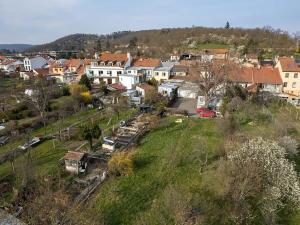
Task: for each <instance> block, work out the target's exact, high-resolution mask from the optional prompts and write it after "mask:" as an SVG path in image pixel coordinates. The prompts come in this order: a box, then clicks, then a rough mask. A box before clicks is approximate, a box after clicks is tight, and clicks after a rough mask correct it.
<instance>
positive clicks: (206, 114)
mask: <svg viewBox="0 0 300 225" xmlns="http://www.w3.org/2000/svg"><path fill="white" fill-rule="evenodd" d="M197 112H198V113H199V116H200V117H202V118H214V117H216V116H217V115H216V112H215V111H214V110H211V109H207V108H201V110H198V109H197Z"/></svg>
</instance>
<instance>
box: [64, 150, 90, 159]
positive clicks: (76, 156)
mask: <svg viewBox="0 0 300 225" xmlns="http://www.w3.org/2000/svg"><path fill="white" fill-rule="evenodd" d="M84 155H85V153H83V152H73V151H69V152H67V154H65V156H64V159H66V160H75V161H80V160H81V159H82V158H83V157H84Z"/></svg>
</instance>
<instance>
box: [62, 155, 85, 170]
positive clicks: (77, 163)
mask: <svg viewBox="0 0 300 225" xmlns="http://www.w3.org/2000/svg"><path fill="white" fill-rule="evenodd" d="M64 160H65V167H66V170H67V171H69V172H71V173H75V174H79V173H84V172H85V170H86V168H87V164H88V160H87V154H86V153H83V152H74V151H69V152H68V153H67V154H66V155H65V156H64Z"/></svg>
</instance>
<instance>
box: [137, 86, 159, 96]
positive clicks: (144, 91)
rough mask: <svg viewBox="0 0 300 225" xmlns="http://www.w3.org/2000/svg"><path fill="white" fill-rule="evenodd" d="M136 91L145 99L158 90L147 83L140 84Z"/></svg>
mask: <svg viewBox="0 0 300 225" xmlns="http://www.w3.org/2000/svg"><path fill="white" fill-rule="evenodd" d="M135 89H136V90H137V92H138V93H139V94H140V95H141V96H142V97H143V98H145V96H146V95H147V94H150V93H153V92H155V91H156V88H155V87H154V86H152V85H150V84H147V83H143V84H138V85H137V86H136V87H135Z"/></svg>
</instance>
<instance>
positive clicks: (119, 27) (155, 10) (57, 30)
mask: <svg viewBox="0 0 300 225" xmlns="http://www.w3.org/2000/svg"><path fill="white" fill-rule="evenodd" d="M226 21H229V22H230V24H231V26H232V27H244V28H254V27H264V26H272V27H273V28H276V29H277V28H280V29H282V30H284V31H288V32H289V33H291V34H294V33H295V32H297V31H300V0H284V1H283V0H251V1H249V0H0V43H1V44H12V43H14V44H15V43H22V44H23V43H26V44H42V43H47V42H51V41H54V40H56V39H58V38H60V37H63V36H65V35H69V34H74V33H90V34H108V33H112V32H115V31H124V30H146V29H152V28H172V27H191V26H208V27H224V26H225V23H226Z"/></svg>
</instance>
